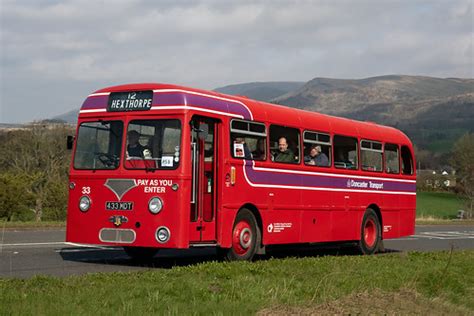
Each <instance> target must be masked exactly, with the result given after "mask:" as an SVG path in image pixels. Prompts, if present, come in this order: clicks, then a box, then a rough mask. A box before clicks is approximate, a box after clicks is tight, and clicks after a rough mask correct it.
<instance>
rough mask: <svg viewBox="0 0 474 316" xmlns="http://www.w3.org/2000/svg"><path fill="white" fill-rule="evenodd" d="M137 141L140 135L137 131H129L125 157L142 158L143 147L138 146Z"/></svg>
mask: <svg viewBox="0 0 474 316" xmlns="http://www.w3.org/2000/svg"><path fill="white" fill-rule="evenodd" d="M139 139H140V133H138V132H137V131H135V130H131V131H129V132H128V145H127V157H138V158H143V150H145V147H144V146H142V145H141V144H140V142H139V141H138V140H139Z"/></svg>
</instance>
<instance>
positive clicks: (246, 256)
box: [218, 208, 260, 261]
mask: <svg viewBox="0 0 474 316" xmlns="http://www.w3.org/2000/svg"><path fill="white" fill-rule="evenodd" d="M259 240H260V236H259V229H258V227H257V220H256V219H255V216H254V215H253V213H252V212H251V211H249V210H248V209H245V208H244V209H241V210H240V211H239V213H238V214H237V216H236V218H235V221H234V225H233V227H232V246H231V248H229V249H224V248H221V249H219V251H218V252H219V253H220V254H222V255H223V256H224V259H226V260H228V261H243V260H247V261H251V260H252V259H253V257H254V255H255V253H256V252H257V244H258V241H259Z"/></svg>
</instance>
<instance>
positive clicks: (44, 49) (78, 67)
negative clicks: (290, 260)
mask: <svg viewBox="0 0 474 316" xmlns="http://www.w3.org/2000/svg"><path fill="white" fill-rule="evenodd" d="M473 5H474V1H473V0H430V1H421V0H399V1H395V0H386V1H382V0H370V1H369V0H367V1H364V0H361V1H343V0H328V1H323V0H320V1H316V0H315V1H225V0H220V1H152V0H127V1H125V0H123V1H122V0H90V1H86V0H61V1H54V0H0V26H1V27H0V48H1V50H0V57H1V58H0V59H1V62H0V123H24V122H31V121H33V120H39V119H45V118H51V117H54V116H56V115H60V114H63V113H65V112H68V111H70V110H72V109H77V108H79V107H80V106H81V104H82V102H83V100H84V99H85V98H86V97H87V95H88V94H90V93H91V92H93V91H95V90H98V89H100V88H103V87H107V86H111V85H117V84H124V83H137V82H161V83H172V84H179V85H185V86H190V87H194V88H203V89H214V88H217V87H221V86H225V85H229V84H236V83H244V82H256V81H308V80H310V79H312V78H315V77H328V78H352V79H357V78H367V77H372V76H378V75H387V74H406V75H423V76H434V77H442V78H445V77H460V78H473V73H474V57H473V55H474V54H473V36H474V35H473V34H474V28H473V23H474V22H473V12H474V8H473Z"/></svg>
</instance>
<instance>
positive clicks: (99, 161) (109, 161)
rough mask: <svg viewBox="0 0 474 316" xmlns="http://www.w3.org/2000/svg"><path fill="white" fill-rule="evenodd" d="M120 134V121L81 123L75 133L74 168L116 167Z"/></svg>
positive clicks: (121, 131)
mask: <svg viewBox="0 0 474 316" xmlns="http://www.w3.org/2000/svg"><path fill="white" fill-rule="evenodd" d="M122 134H123V123H122V122H121V121H98V122H84V123H82V124H81V125H80V126H79V131H78V134H77V144H76V154H75V156H74V168H76V169H93V170H98V169H116V168H117V167H118V166H119V162H120V151H121V147H122Z"/></svg>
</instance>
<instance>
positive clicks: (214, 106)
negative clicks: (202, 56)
mask: <svg viewBox="0 0 474 316" xmlns="http://www.w3.org/2000/svg"><path fill="white" fill-rule="evenodd" d="M170 104H175V105H177V104H179V105H181V104H185V105H190V106H196V107H201V108H204V109H208V110H214V111H220V112H225V113H232V114H238V115H241V116H242V117H243V118H245V119H251V118H252V117H251V115H250V112H249V110H248V109H247V108H246V107H245V106H243V105H242V104H240V103H238V102H231V101H225V100H220V99H214V98H212V97H207V96H202V95H196V94H191V93H185V92H165V93H163V92H159V93H155V94H154V95H153V105H154V106H159V105H170Z"/></svg>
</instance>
